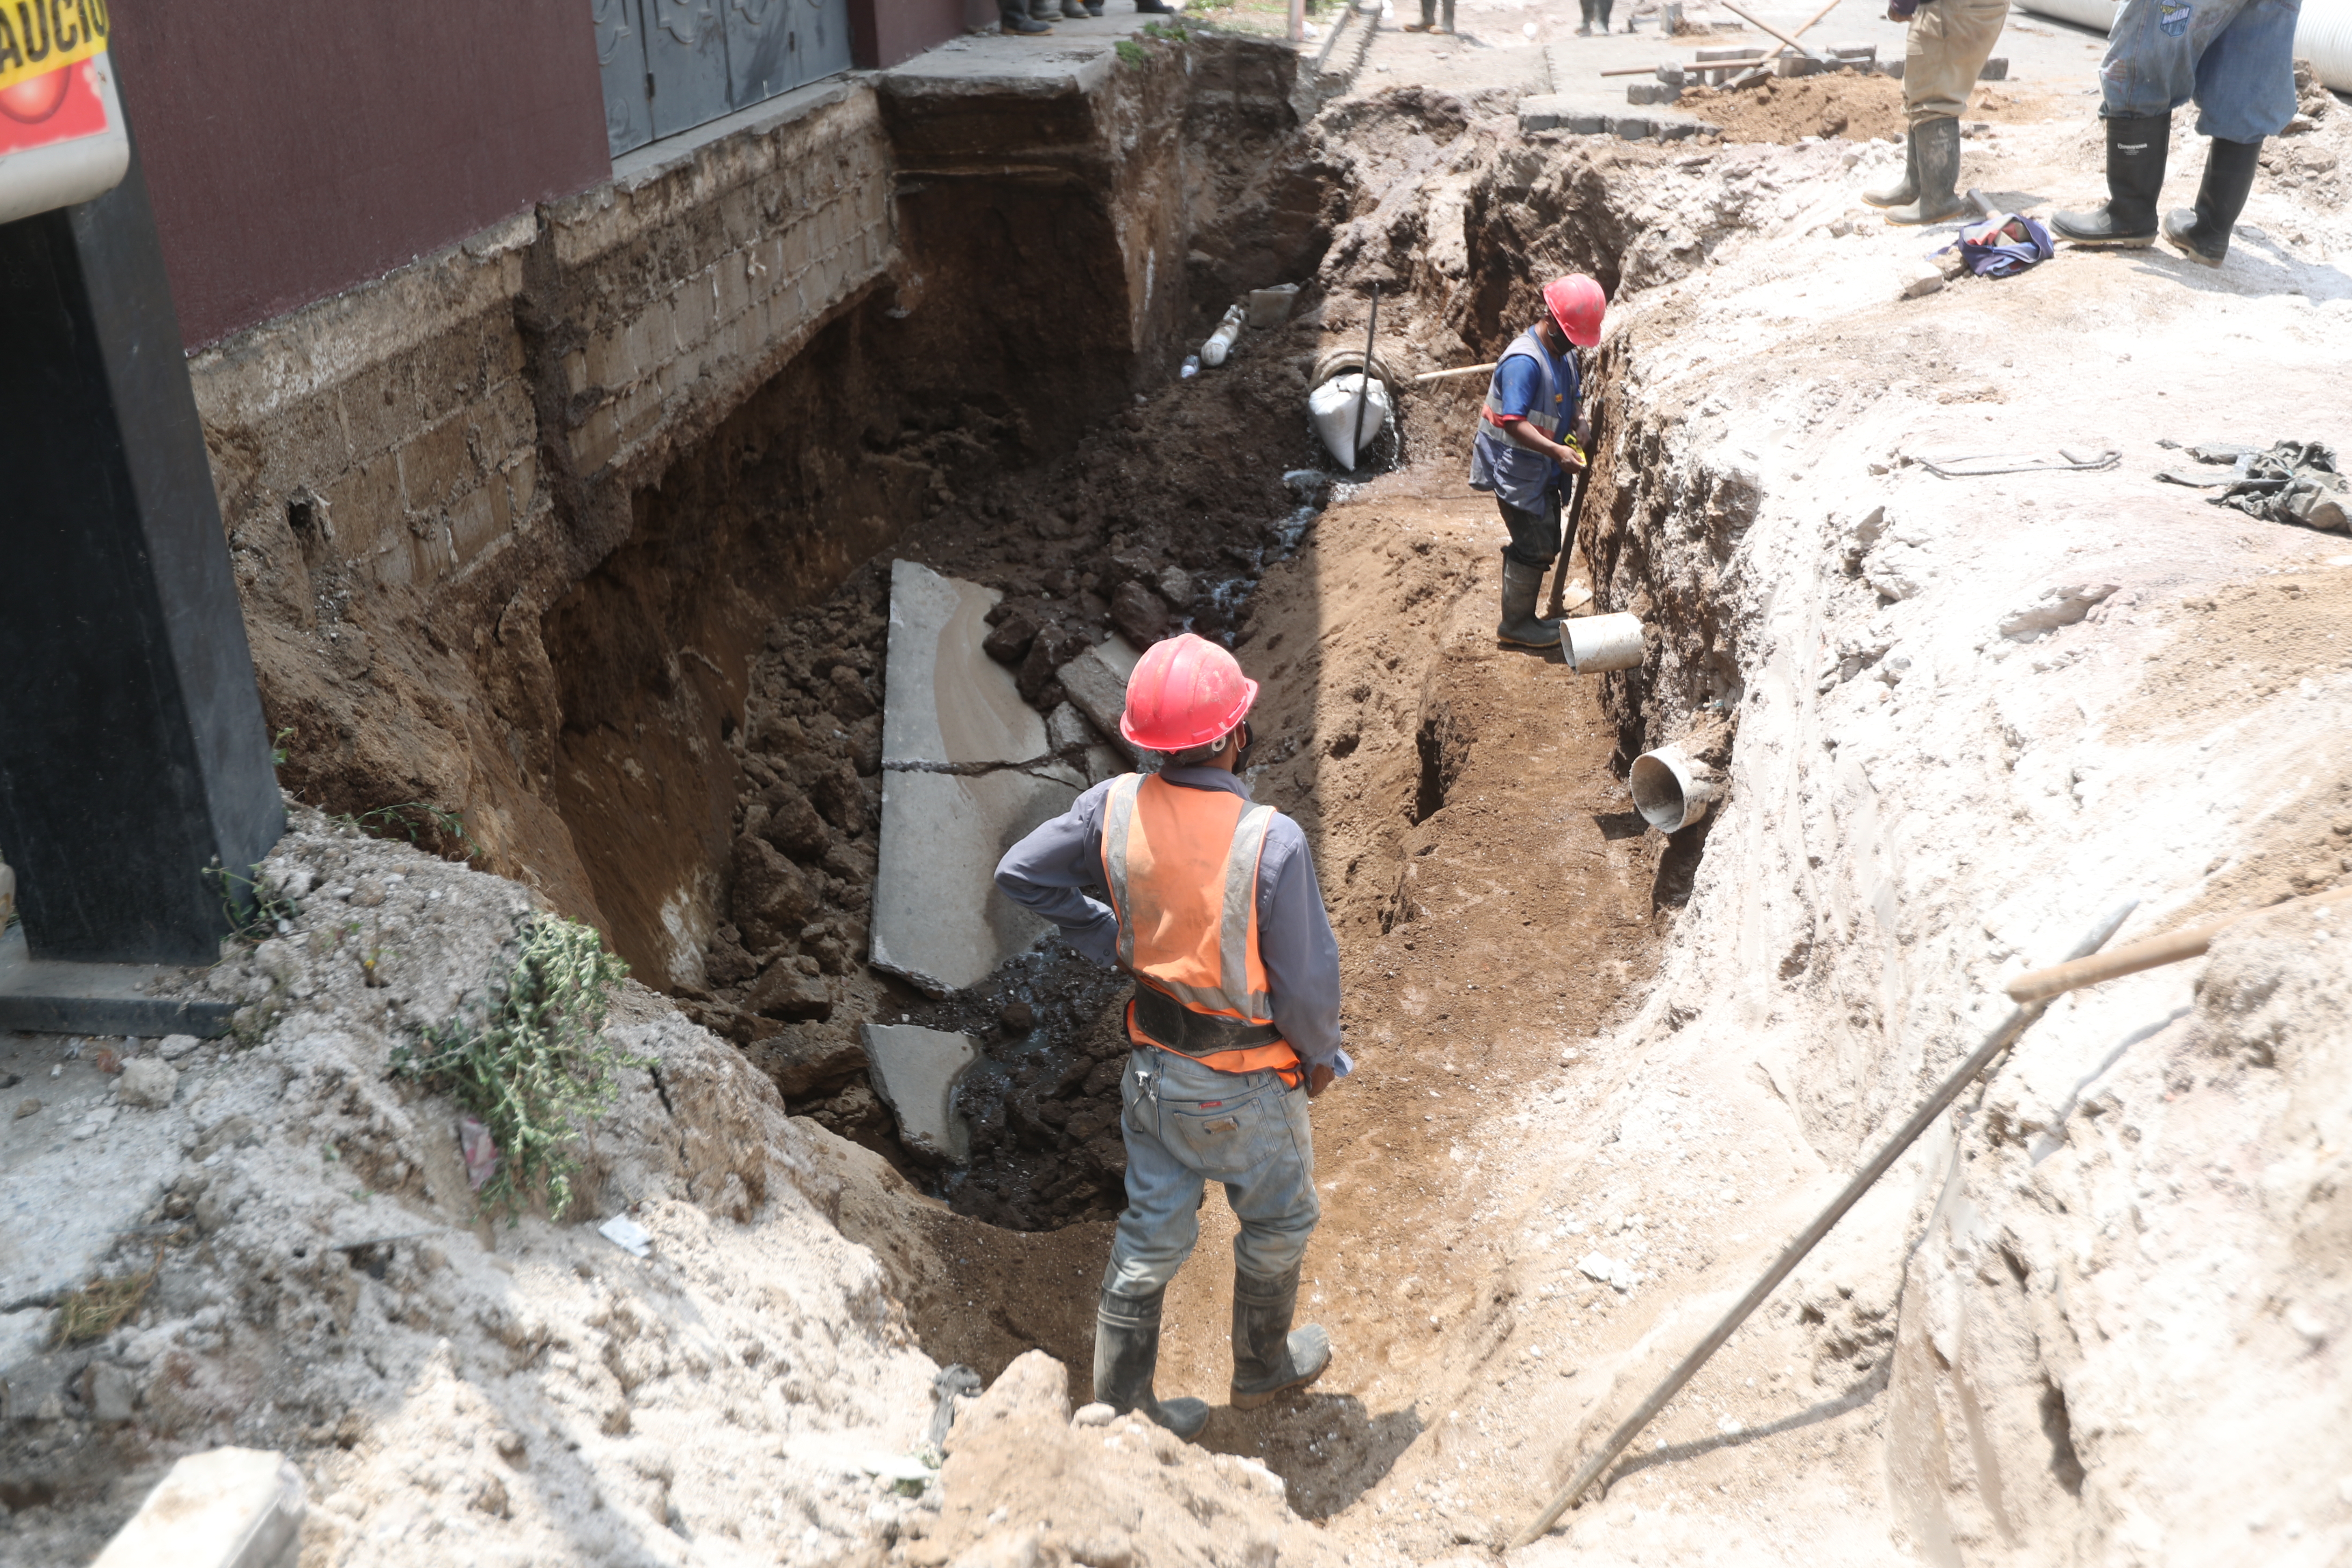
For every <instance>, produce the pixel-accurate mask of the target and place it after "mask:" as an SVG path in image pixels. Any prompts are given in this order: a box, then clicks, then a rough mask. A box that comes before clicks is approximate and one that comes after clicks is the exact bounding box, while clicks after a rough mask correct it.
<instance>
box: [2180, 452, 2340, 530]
mask: <svg viewBox="0 0 2352 1568" xmlns="http://www.w3.org/2000/svg"><path fill="white" fill-rule="evenodd" d="M2158 444H2159V445H2161V446H2166V447H2175V448H2178V449H2179V450H2182V451H2186V452H2187V453H2188V454H2189V456H2190V457H2192V458H2196V459H2197V460H2198V461H2199V462H2200V463H2212V464H2217V465H2218V464H2222V463H2226V464H2228V465H2229V466H2230V472H2229V473H2228V474H2227V475H2226V476H2223V477H2221V478H2218V479H2206V478H2202V477H2200V475H2198V474H2197V473H2195V472H2194V471H2193V470H2192V471H2189V472H2186V473H2184V472H2181V471H2179V470H2178V469H2170V468H2168V469H2166V470H2165V471H2163V472H2162V473H2159V474H2158V475H2157V476H2156V477H2157V478H2158V479H2164V480H2168V481H2169V482H2170V483H2172V484H2176V485H2188V486H2189V487H2190V488H2192V489H2218V490H2220V491H2221V494H2220V495H2217V496H2207V497H2206V498H2205V499H2206V500H2209V501H2210V502H2212V503H2213V504H2214V505H2215V506H2231V507H2235V508H2237V509H2238V510H2240V511H2242V512H2244V513H2245V514H2246V515H2247V516H2248V517H2259V518H2262V519H2263V520H2264V521H2269V522H2294V523H2300V524H2302V525H2303V526H2304V527H2305V528H2315V529H2319V530H2320V531H2323V532H2327V533H2344V532H2347V531H2352V480H2347V479H2346V477H2345V476H2344V474H2342V473H2341V472H2340V471H2338V469H2337V468H2336V448H2335V447H2330V446H2327V445H2326V444H2324V443H2322V442H2318V441H2280V442H2277V443H2275V444H2274V445H2272V446H2269V447H2240V446H2235V445H2232V444H2231V443H2229V442H2226V441H2205V442H2200V443H2199V444H2197V445H2195V446H2190V447H2183V446H2182V445H2181V443H2179V442H2178V441H2164V442H2160V443H2158Z"/></svg>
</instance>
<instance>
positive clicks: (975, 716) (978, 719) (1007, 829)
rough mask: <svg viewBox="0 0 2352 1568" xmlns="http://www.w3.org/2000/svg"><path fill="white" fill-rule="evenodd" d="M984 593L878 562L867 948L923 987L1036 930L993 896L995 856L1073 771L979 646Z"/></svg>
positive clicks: (947, 985) (1068, 784) (1070, 788)
mask: <svg viewBox="0 0 2352 1568" xmlns="http://www.w3.org/2000/svg"><path fill="white" fill-rule="evenodd" d="M997 597H998V595H996V594H995V593H993V592H992V591H991V590H989V589H986V588H982V587H981V586H979V585H978V584H972V583H961V582H958V581H956V580H955V579H954V578H950V577H942V576H940V574H938V573H935V572H931V571H929V570H927V569H925V568H924V567H921V566H919V565H917V564H915V563H913V562H911V561H899V562H894V563H892V565H891V569H890V647H889V658H888V677H887V700H886V703H885V706H884V710H883V716H882V840H881V846H880V854H879V857H878V858H879V864H878V866H877V868H876V873H875V883H874V926H873V931H874V944H873V950H872V952H871V954H870V956H871V958H872V961H873V963H874V964H875V966H876V967H877V968H879V969H884V970H887V971H889V972H890V973H893V974H898V975H900V976H903V977H904V978H905V979H907V980H908V981H909V982H911V983H912V984H915V985H916V986H918V987H919V988H920V989H922V990H923V991H925V992H926V993H928V994H931V995H934V996H943V995H945V994H948V993H949V992H950V991H959V990H961V989H963V988H964V987H965V986H968V985H975V984H979V983H980V982H981V981H982V980H984V979H986V978H987V977H988V976H989V975H990V974H991V973H993V972H994V971H995V969H996V967H997V965H999V964H1001V963H1003V962H1004V961H1005V960H1007V959H1009V958H1011V957H1013V955H1014V954H1016V953H1019V952H1024V951H1025V950H1027V949H1028V948H1029V947H1030V946H1032V945H1033V944H1034V943H1035V942H1036V941H1037V939H1038V938H1039V937H1041V936H1043V935H1044V934H1045V931H1046V926H1045V922H1044V921H1040V920H1038V919H1037V918H1036V917H1035V916H1034V915H1032V914H1030V913H1029V912H1028V911H1027V910H1023V909H1021V908H1020V907H1019V906H1017V905H1015V904H1013V903H1011V902H1008V901H1007V900H1004V899H1003V898H1001V897H999V896H998V894H997V892H996V889H995V885H994V882H993V880H992V878H993V876H994V873H995V870H996V862H997V861H998V860H999V859H1001V858H1003V855H1004V852H1005V851H1006V850H1007V849H1010V848H1011V847H1013V845H1014V844H1015V843H1016V842H1018V841H1019V840H1020V838H1021V837H1022V836H1023V835H1024V834H1026V833H1027V832H1028V831H1029V830H1030V829H1031V828H1033V827H1034V826H1037V825H1038V824H1039V823H1041V822H1044V821H1045V820H1046V819H1047V818H1048V817H1051V816H1056V815H1058V814H1059V813H1061V812H1062V811H1064V810H1066V809H1067V807H1068V805H1069V804H1070V802H1071V801H1072V800H1073V799H1074V798H1076V795H1077V792H1078V790H1079V789H1080V788H1081V787H1083V785H1084V783H1085V781H1084V780H1083V779H1082V778H1081V777H1080V776H1079V774H1078V773H1077V772H1076V769H1074V768H1072V767H1070V766H1069V765H1067V764H1066V763H1058V762H1055V761H1053V760H1052V759H1051V758H1050V757H1049V756H1048V754H1047V745H1046V735H1045V721H1044V720H1043V719H1041V718H1039V717H1038V716H1037V713H1036V710H1034V709H1032V708H1031V707H1030V706H1029V705H1028V704H1027V703H1025V702H1024V701H1023V700H1021V692H1020V689H1019V688H1018V687H1017V686H1016V685H1015V684H1014V683H1013V675H1012V673H1011V672H1010V671H1008V670H1007V669H1005V668H1003V666H1002V665H999V664H997V663H996V662H995V661H994V660H993V659H991V658H988V656H987V655H986V654H984V653H983V652H982V650H981V644H982V641H984V640H985V639H986V637H987V635H988V623H987V619H986V616H987V615H988V612H989V610H990V608H991V607H992V606H993V605H995V603H996V600H997Z"/></svg>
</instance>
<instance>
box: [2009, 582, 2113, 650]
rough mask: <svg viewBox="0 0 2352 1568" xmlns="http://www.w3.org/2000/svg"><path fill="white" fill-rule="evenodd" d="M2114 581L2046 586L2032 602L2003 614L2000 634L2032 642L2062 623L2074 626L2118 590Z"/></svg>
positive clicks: (2017, 640)
mask: <svg viewBox="0 0 2352 1568" xmlns="http://www.w3.org/2000/svg"><path fill="white" fill-rule="evenodd" d="M2115 591H2116V584H2113V583H2069V584H2063V585H2053V586H2052V587H2048V588H2044V589H2042V592H2041V593H2040V594H2038V595H2035V596H2034V598H2033V599H2032V602H2031V603H2029V604H2024V605H2019V606H2018V607H2017V608H2016V609H2013V610H2011V611H2010V612H2009V614H2007V615H2005V616H2002V617H2001V618H2000V628H1999V629H2000V635H2001V636H2003V637H2007V638H2008V639H2009V640H2010V641H2011V642H2032V641H2034V640H2035V639H2036V638H2039V637H2047V636H2048V635H2049V634H2051V633H2052V632H2054V631H2056V630H2057V629H2058V628H2059V627H2061V626H2073V625H2074V623H2075V622H2076V621H2079V620H2081V619H2082V618H2083V617H2084V616H2087V615H2089V614H2090V613H2091V611H2092V609H2093V607H2094V606H2095V605H2098V604H2099V603H2100V601H2102V600H2104V599H2105V598H2106V597H2107V596H2108V595H2112V594H2113V593H2114V592H2115Z"/></svg>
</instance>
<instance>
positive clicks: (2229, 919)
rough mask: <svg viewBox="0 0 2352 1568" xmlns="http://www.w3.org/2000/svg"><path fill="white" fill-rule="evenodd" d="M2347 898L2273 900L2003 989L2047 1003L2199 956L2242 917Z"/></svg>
mask: <svg viewBox="0 0 2352 1568" xmlns="http://www.w3.org/2000/svg"><path fill="white" fill-rule="evenodd" d="M2347 899H2352V888H2338V889H2336V890H2335V891H2334V892H2332V893H2314V894H2312V895H2311V896H2310V897H2309V898H2304V899H2289V900H2286V901H2285V902H2284V903H2280V904H2271V905H2268V906H2266V907H2264V908H2263V909H2259V910H2241V911H2239V912H2238V913H2236V914H2234V915H2224V916H2222V917H2221V919H2220V920H2217V921H2206V922H2205V923H2204V924H2203V925H2194V926H2186V927H2183V928H2182V929H2181V930H2179V931H2167V932H2166V933H2165V934H2164V935H2162V936H2152V937H2150V938H2148V939H2147V941H2146V942H2133V943H2131V944H2130V945H2129V946H2128V947H2119V948H2117V949H2116V950H2115V952H2103V953H2100V954H2099V955H2098V956H2097V957H2095V958H2078V959H2075V960H2074V961H2073V962H2071V963H2053V964H2052V965H2051V966H2050V967H2049V968H2047V969H2036V970H2034V971H2032V973H2026V974H2021V975H2019V976H2018V977H2017V978H2016V979H2014V980H2012V981H2011V982H2010V983H2009V984H2008V985H2007V986H2005V987H2004V989H2005V990H2007V991H2008V993H2009V995H2010V999H2011V1001H2014V1002H2046V1001H2048V1000H2049V999H2050V998H2051V997H2053V996H2056V995H2058V994H2062V993H2063V992H2067V991H2077V990H2080V989H2081V988H2082V987H2084V986H2085V985H2096V984H2098V983H2099V982H2100V981H2102V980H2116V979H2120V978H2121V977H2123V976H2124V975H2126V974H2137V973H2139V972H2140V971H2141V970H2143V969H2156V968H2159V967H2161V966H2162V965H2164V964H2168V963H2179V962H2180V961H2181V960H2182V959H2184V958H2195V957H2196V956H2198V955H2199V954H2200V953H2201V952H2204V951H2205V950H2206V949H2207V948H2209V947H2210V946H2212V945H2213V939H2214V938H2215V937H2217V936H2219V935H2221V933H2222V932H2223V931H2228V930H2229V929H2230V928H2231V926H2233V925H2236V924H2238V923H2239V922H2241V921H2251V920H2259V919H2261V918H2263V916H2265V915H2277V914H2284V913H2286V912H2287V911H2288V910H2299V909H2317V908H2319V907H2320V906H2321V905H2323V904H2337V903H2342V902H2343V901H2344V900H2347Z"/></svg>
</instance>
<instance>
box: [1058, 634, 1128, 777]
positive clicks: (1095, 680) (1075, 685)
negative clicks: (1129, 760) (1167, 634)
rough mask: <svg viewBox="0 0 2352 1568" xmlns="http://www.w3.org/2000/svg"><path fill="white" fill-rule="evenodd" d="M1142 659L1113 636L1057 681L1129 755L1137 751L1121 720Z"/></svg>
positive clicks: (1107, 737)
mask: <svg viewBox="0 0 2352 1568" xmlns="http://www.w3.org/2000/svg"><path fill="white" fill-rule="evenodd" d="M1142 657H1143V656H1142V655H1141V654H1139V653H1138V652H1137V651H1136V650H1135V647H1134V646H1133V645H1132V644H1130V643H1129V641H1128V640H1127V639H1126V638H1125V637H1118V636H1113V637H1110V638H1109V639H1108V640H1107V641H1105V642H1103V643H1101V644H1099V645H1097V647H1090V648H1088V649H1087V651H1086V652H1084V653H1082V654H1080V655H1078V657H1077V658H1074V659H1072V660H1070V662H1069V663H1067V664H1066V665H1064V666H1063V667H1062V668H1061V673H1060V674H1059V675H1058V676H1056V677H1055V679H1058V680H1060V681H1061V683H1062V689H1063V690H1064V691H1066V692H1067V693H1068V694H1069V699H1070V702H1071V704H1072V705H1073V706H1074V707H1076V709H1077V710H1078V711H1079V712H1081V713H1083V714H1085V715H1086V716H1087V721H1089V722H1090V723H1092V724H1093V725H1094V727H1095V728H1096V729H1097V730H1098V731H1101V732H1102V735H1103V738H1104V739H1105V740H1107V741H1108V742H1110V743H1111V744H1112V745H1114V746H1116V747H1118V749H1119V750H1120V751H1121V752H1127V753H1129V755H1132V754H1133V753H1134V750H1135V748H1134V747H1132V746H1130V745H1129V744H1128V743H1127V737H1126V736H1124V735H1121V734H1120V733H1119V732H1118V717H1119V715H1120V714H1121V713H1122V712H1124V711H1126V709H1127V678H1128V677H1129V675H1132V674H1133V673H1135V665H1136V661H1137V660H1138V659H1139V658H1142Z"/></svg>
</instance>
